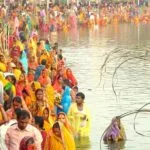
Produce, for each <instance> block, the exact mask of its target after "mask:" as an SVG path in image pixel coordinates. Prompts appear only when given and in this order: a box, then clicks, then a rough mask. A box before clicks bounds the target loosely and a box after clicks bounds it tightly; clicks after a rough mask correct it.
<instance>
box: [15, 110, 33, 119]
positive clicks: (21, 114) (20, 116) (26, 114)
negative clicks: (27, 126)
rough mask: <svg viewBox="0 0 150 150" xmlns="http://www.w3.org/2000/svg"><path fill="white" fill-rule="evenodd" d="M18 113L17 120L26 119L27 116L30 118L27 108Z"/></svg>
mask: <svg viewBox="0 0 150 150" xmlns="http://www.w3.org/2000/svg"><path fill="white" fill-rule="evenodd" d="M16 115H17V120H19V119H26V118H29V119H30V114H29V112H28V111H26V110H21V111H19V112H18V113H17V114H16Z"/></svg>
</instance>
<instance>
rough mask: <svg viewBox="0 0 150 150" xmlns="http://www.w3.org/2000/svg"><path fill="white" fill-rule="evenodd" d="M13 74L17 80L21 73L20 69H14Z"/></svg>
mask: <svg viewBox="0 0 150 150" xmlns="http://www.w3.org/2000/svg"><path fill="white" fill-rule="evenodd" d="M14 75H15V77H16V79H17V81H18V80H19V77H20V75H21V70H19V69H14Z"/></svg>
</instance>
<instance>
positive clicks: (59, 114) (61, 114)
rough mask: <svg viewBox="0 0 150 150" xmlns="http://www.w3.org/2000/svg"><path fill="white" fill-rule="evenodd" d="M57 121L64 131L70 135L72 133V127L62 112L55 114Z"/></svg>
mask: <svg viewBox="0 0 150 150" xmlns="http://www.w3.org/2000/svg"><path fill="white" fill-rule="evenodd" d="M56 120H57V121H60V122H61V123H63V124H64V126H65V127H66V129H67V130H68V131H69V132H70V133H71V134H72V133H73V132H74V130H73V127H72V126H71V124H70V122H69V121H68V118H67V116H66V114H65V113H64V112H60V113H58V114H57V118H56Z"/></svg>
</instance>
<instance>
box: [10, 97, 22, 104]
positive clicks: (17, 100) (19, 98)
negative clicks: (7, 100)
mask: <svg viewBox="0 0 150 150" xmlns="http://www.w3.org/2000/svg"><path fill="white" fill-rule="evenodd" d="M14 101H16V102H17V103H20V104H21V103H22V99H21V97H19V96H15V97H14V98H13V100H12V102H14Z"/></svg>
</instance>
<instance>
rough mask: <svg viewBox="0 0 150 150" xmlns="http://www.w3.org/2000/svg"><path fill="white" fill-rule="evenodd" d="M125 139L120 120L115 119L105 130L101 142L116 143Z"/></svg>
mask: <svg viewBox="0 0 150 150" xmlns="http://www.w3.org/2000/svg"><path fill="white" fill-rule="evenodd" d="M125 139H126V134H125V130H124V127H123V125H122V123H121V121H120V118H118V117H115V118H114V119H113V120H112V122H111V124H110V125H109V127H108V129H107V130H106V132H105V135H104V138H103V140H104V141H105V142H109V141H111V142H118V141H123V140H125Z"/></svg>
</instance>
